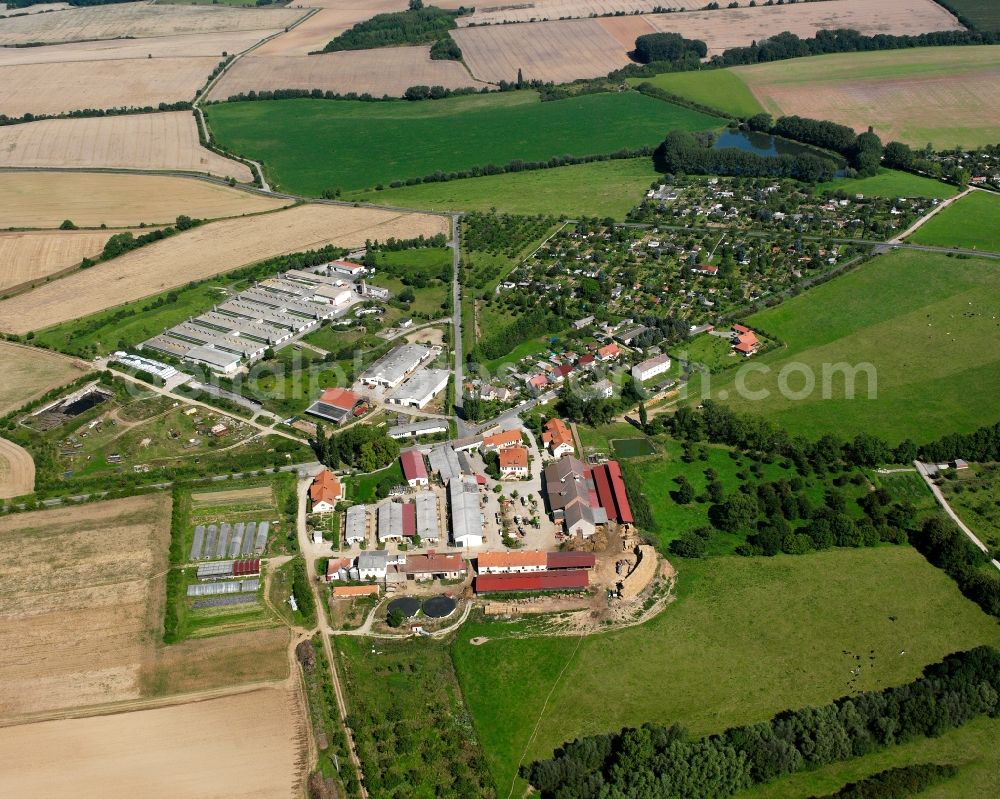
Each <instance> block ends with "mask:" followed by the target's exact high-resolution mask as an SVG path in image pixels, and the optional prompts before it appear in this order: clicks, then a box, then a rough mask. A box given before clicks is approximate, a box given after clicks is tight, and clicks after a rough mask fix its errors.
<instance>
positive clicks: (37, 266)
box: [0, 230, 114, 296]
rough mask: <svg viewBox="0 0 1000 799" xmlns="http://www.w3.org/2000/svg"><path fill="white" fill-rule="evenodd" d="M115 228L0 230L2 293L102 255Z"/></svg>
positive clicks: (0, 281)
mask: <svg viewBox="0 0 1000 799" xmlns="http://www.w3.org/2000/svg"><path fill="white" fill-rule="evenodd" d="M113 233H114V231H109V230H107V231H94V230H86V231H50V232H45V233H0V296H2V295H3V294H4V293H5V292H6V291H7V290H9V289H12V288H14V287H17V286H22V285H23V284H25V283H31V282H32V281H35V280H42V279H44V278H45V277H47V276H49V275H53V274H55V273H56V272H60V271H62V270H63V269H68V268H69V267H71V266H77V265H79V263H80V261H81V260H82V259H83V258H84V257H90V256H94V255H98V254H99V253H100V252H101V250H102V249H103V247H104V244H105V242H107V240H108V239H109V238H111V236H112V234H113Z"/></svg>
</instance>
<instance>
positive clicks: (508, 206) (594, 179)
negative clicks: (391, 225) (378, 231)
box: [345, 158, 659, 219]
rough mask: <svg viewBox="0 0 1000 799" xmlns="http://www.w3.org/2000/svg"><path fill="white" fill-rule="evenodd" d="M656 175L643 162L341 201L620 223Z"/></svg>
mask: <svg viewBox="0 0 1000 799" xmlns="http://www.w3.org/2000/svg"><path fill="white" fill-rule="evenodd" d="M658 177H659V175H658V174H657V173H656V172H655V171H654V170H653V164H652V161H651V160H650V159H649V158H628V159H625V160H620V161H596V162H594V163H591V164H574V165H573V166H562V167H556V168H555V169H539V170H536V171H533V172H511V173H508V174H505V175H487V176H486V177H481V178H466V179H464V180H450V181H448V182H447V183H422V184H420V185H419V186H402V187H400V188H398V189H386V190H385V191H363V192H355V193H351V194H348V195H346V197H345V199H348V200H361V201H362V202H371V203H379V204H381V205H395V206H401V207H403V208H416V209H423V210H428V211H489V210H490V209H491V208H496V209H497V211H499V212H501V213H506V214H527V215H534V214H543V215H545V216H554V217H568V218H574V217H578V216H597V217H601V218H604V217H607V216H610V217H612V218H613V219H624V218H625V214H627V213H628V212H629V211H630V210H632V208H634V207H635V206H636V205H638V204H639V201H640V200H641V199H642V197H643V194H644V193H645V191H646V189H647V188H649V185H650V184H651V183H652V182H653V181H654V180H656V179H657V178H658Z"/></svg>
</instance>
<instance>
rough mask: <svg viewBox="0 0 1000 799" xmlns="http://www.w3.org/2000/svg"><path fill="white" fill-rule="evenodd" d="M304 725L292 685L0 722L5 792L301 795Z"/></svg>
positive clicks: (246, 798)
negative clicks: (128, 709)
mask: <svg viewBox="0 0 1000 799" xmlns="http://www.w3.org/2000/svg"><path fill="white" fill-rule="evenodd" d="M306 736H307V731H306V726H305V720H304V718H303V715H302V711H301V710H300V709H299V708H298V707H297V704H296V698H295V694H294V692H293V691H291V690H289V689H278V688H267V689H261V690H258V691H252V692H248V693H242V694H238V695H234V696H227V697H223V698H219V699H211V700H208V701H203V702H194V703H190V704H184V705H176V706H173V707H163V708H156V709H153V710H142V711H137V712H133V713H120V714H116V715H111V716H100V717H95V718H87V719H65V720H60V721H49V722H44V723H40V724H30V725H26V726H20V727H8V728H5V729H0V761H2V762H4V763H8V764H10V763H18V764H19V767H18V768H5V769H3V770H2V773H0V794H2V795H4V796H12V797H13V796H19V797H28V796H35V797H42V796H49V797H51V796H75V797H79V798H80V799H131V797H137V796H141V797H143V799H175V798H176V797H184V799H279V798H280V797H289V799H292V797H297V796H300V795H301V791H302V779H303V772H304V771H305V760H306V757H305V753H306Z"/></svg>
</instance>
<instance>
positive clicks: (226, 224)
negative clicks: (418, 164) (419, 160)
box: [0, 205, 450, 333]
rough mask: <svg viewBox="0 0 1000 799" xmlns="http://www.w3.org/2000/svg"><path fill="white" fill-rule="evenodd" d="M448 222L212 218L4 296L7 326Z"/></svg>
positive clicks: (326, 209) (352, 213)
mask: <svg viewBox="0 0 1000 799" xmlns="http://www.w3.org/2000/svg"><path fill="white" fill-rule="evenodd" d="M449 230H450V223H449V220H448V219H447V218H445V217H441V216H431V215H426V214H409V213H400V212H397V211H385V210H381V209H375V208H350V207H344V206H332V205H304V206H299V207H296V208H290V209H288V210H285V211H276V212H275V213H273V214H268V215H266V216H260V217H238V218H235V219H226V220H222V221H220V222H212V223H210V224H207V225H202V226H201V227H197V228H194V229H192V230H189V231H186V232H184V233H182V234H178V235H176V236H172V237H170V238H168V239H163V240H162V241H158V242H154V243H153V244H149V245H147V246H145V247H142V248H140V249H137V250H133V251H131V252H128V253H126V254H125V255H122V256H120V257H118V258H115V259H113V260H111V261H106V262H104V263H101V264H98V265H97V266H94V267H92V268H91V269H86V270H83V271H80V272H75V273H73V274H71V275H68V276H67V277H65V278H63V279H62V280H59V281H55V282H53V283H48V284H46V285H43V286H40V287H39V288H36V289H34V290H32V291H29V292H26V293H24V294H20V295H18V296H16V297H13V298H11V299H8V300H5V301H3V302H0V320H2V321H0V329H3V330H5V331H7V332H19V333H25V332H27V331H29V330H39V329H41V328H44V327H49V326H51V325H55V324H59V323H60V322H65V321H68V320H71V319H78V318H80V317H81V316H86V315H87V314H91V313H96V312H97V311H101V310H104V309H105V308H110V307H113V306H116V305H121V304H123V303H127V302H131V301H132V300H137V299H141V298H142V297H148V296H149V295H151V294H156V293H158V292H162V291H166V290H168V289H171V288H176V287H178V286H183V285H184V284H186V283H188V282H190V281H193V280H201V279H204V278H207V277H212V276H213V275H219V274H222V273H224V272H229V271H232V270H233V269H236V268H237V267H240V266H244V265H247V264H252V263H256V262H258V261H262V260H265V259H267V258H271V257H273V256H276V255H284V254H286V253H291V252H302V251H305V250H314V249H318V248H320V247H325V246H326V245H329V244H333V245H336V246H340V247H358V246H361V245H363V244H364V243H365V241H366V240H368V239H378V240H380V241H385V240H386V239H388V238H390V237H395V238H415V237H417V236H420V235H424V236H433V235H436V234H438V233H448V232H449Z"/></svg>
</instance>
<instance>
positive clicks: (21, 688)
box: [0, 494, 170, 719]
mask: <svg viewBox="0 0 1000 799" xmlns="http://www.w3.org/2000/svg"><path fill="white" fill-rule="evenodd" d="M169 537H170V497H169V496H168V495H162V494H161V495H156V496H146V497H132V498H130V499H122V500H114V501H110V502H98V503H94V504H92V505H86V506H83V507H77V508H63V509H59V510H46V511H38V512H34V513H25V514H17V515H14V516H10V517H8V518H4V519H0V541H2V542H3V546H0V597H2V602H0V607H2V608H3V611H2V615H0V715H2V717H3V718H6V719H11V718H14V717H18V716H23V715H27V714H31V713H39V712H43V711H51V710H57V709H68V708H74V707H80V706H84V705H95V704H103V703H108V702H118V701H122V700H127V699H136V698H138V697H139V696H140V690H139V688H140V686H139V672H140V669H141V668H142V665H143V664H144V663H145V662H146V661H147V660H148V659H149V657H150V655H151V653H152V651H153V647H154V646H155V645H156V641H157V640H158V639H159V635H160V630H161V624H162V613H163V607H162V604H163V595H164V572H165V570H166V567H167V547H168V544H169Z"/></svg>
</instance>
